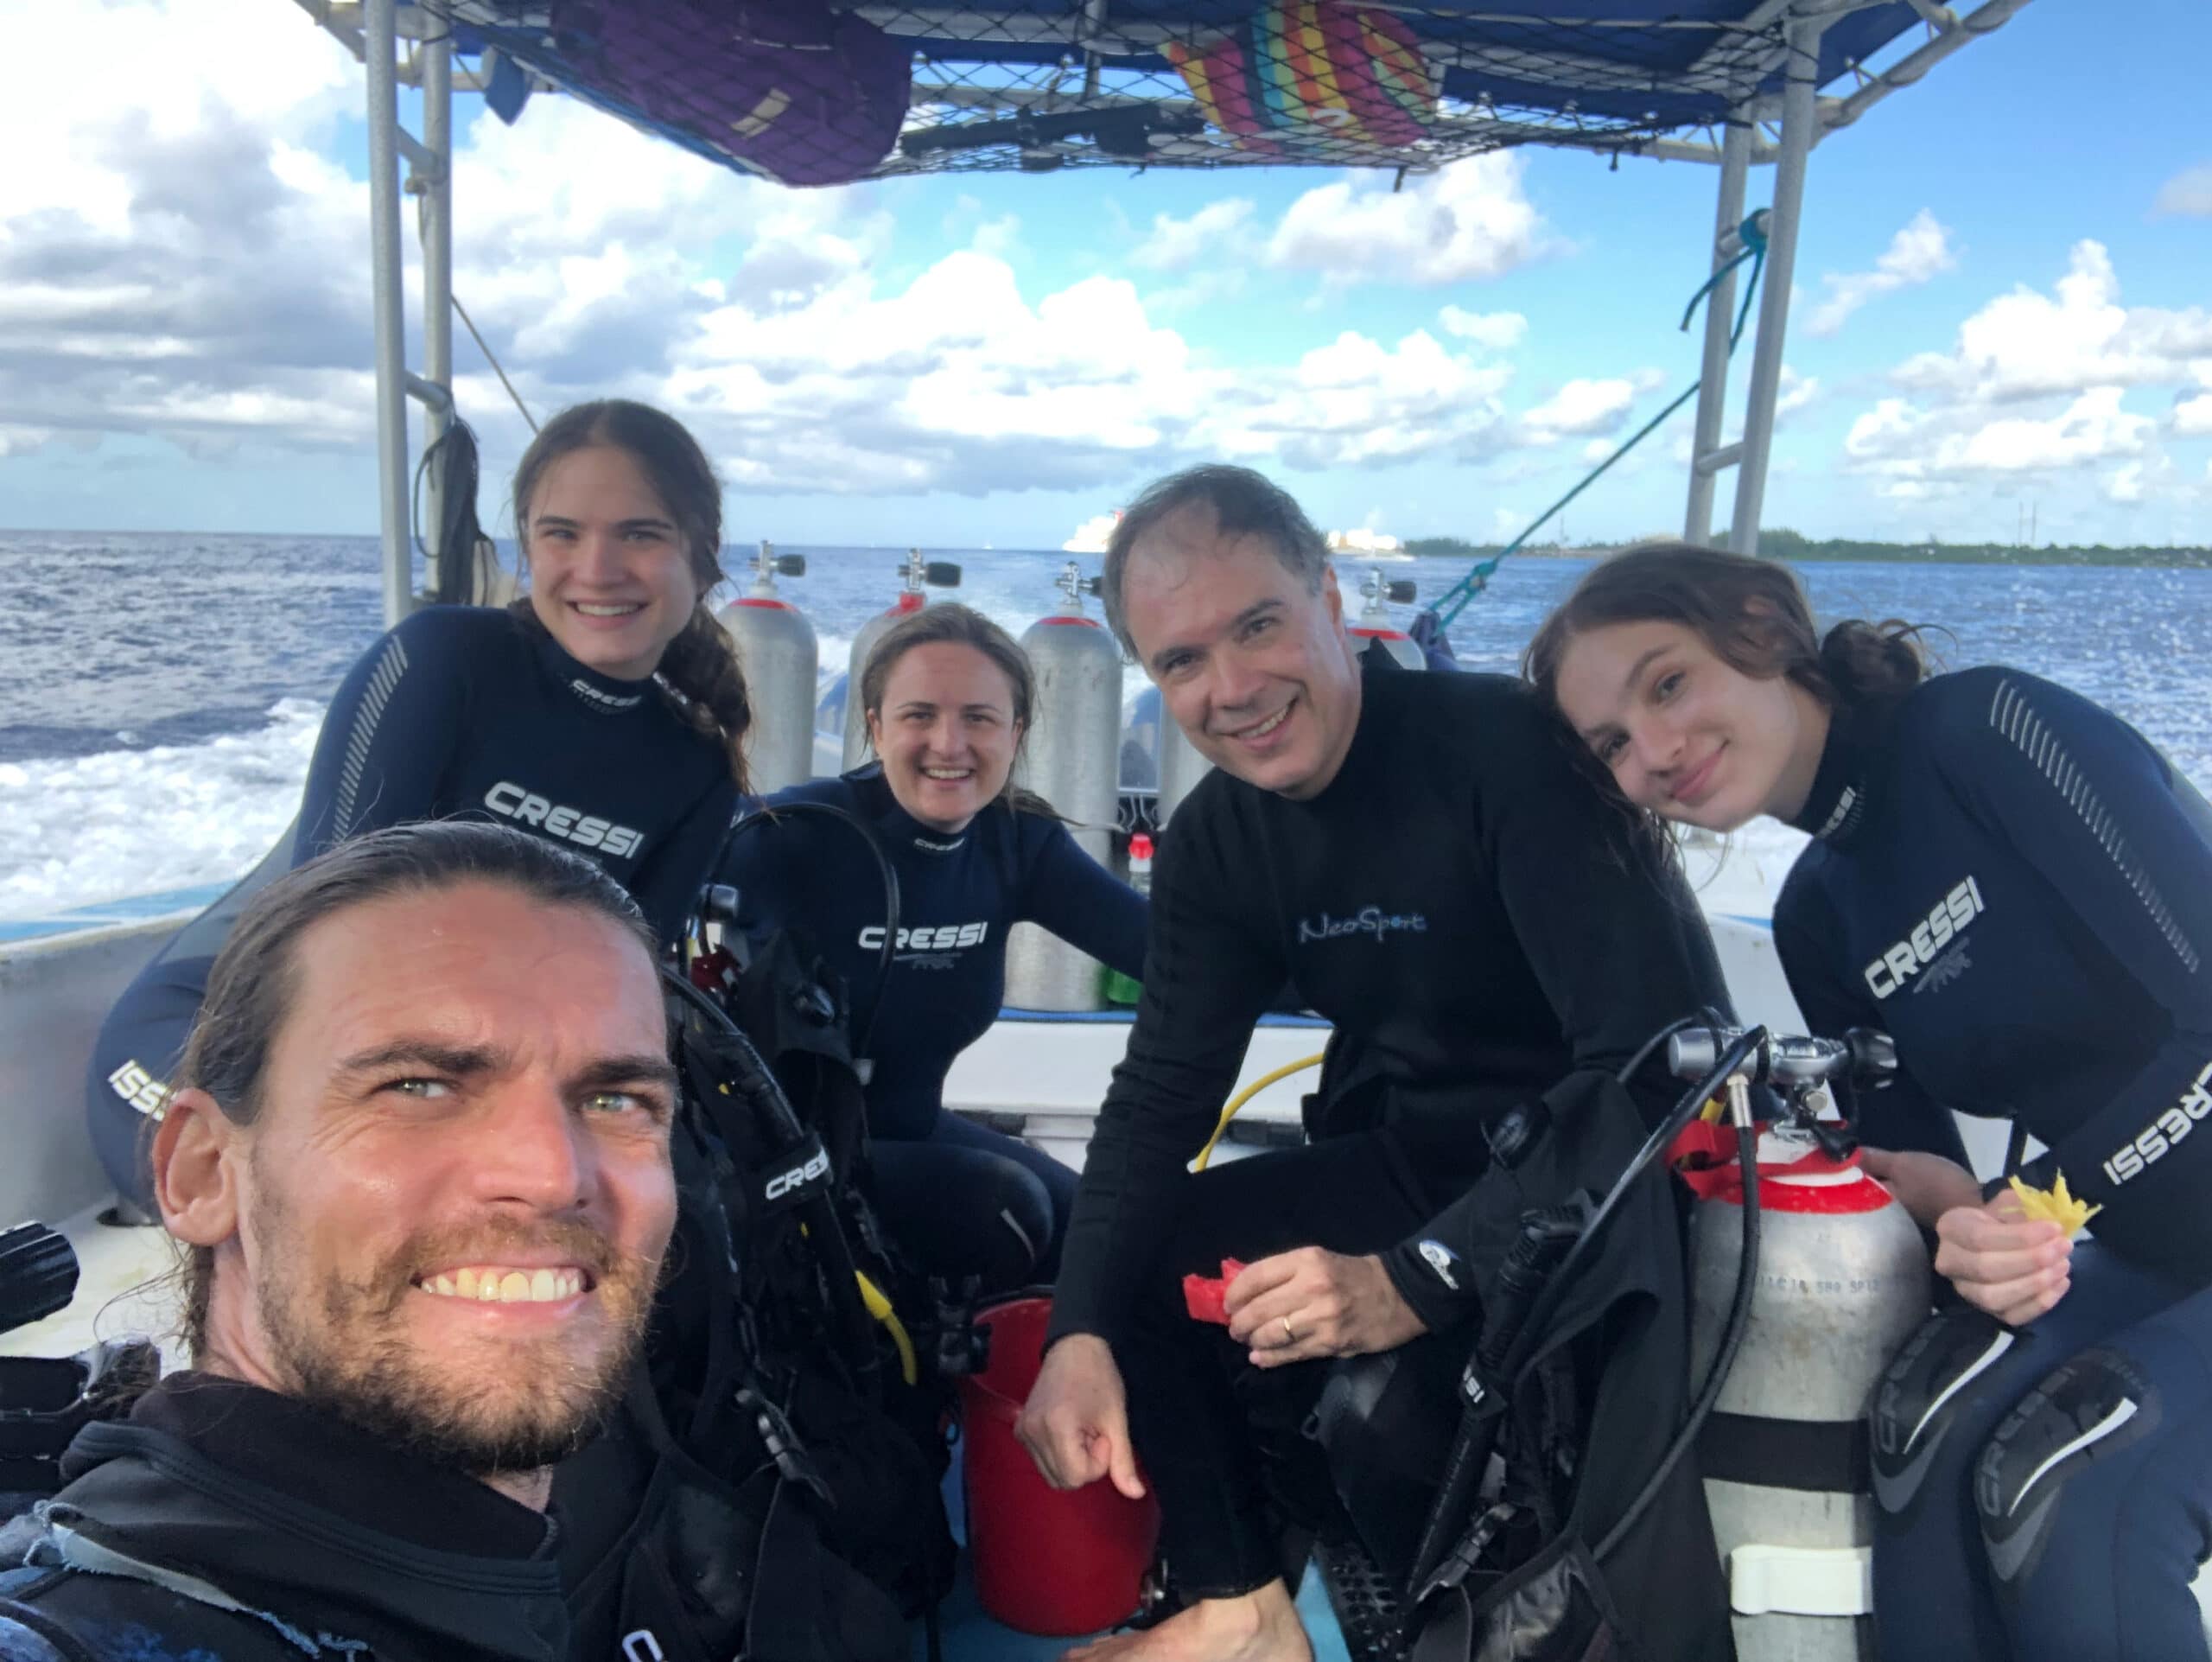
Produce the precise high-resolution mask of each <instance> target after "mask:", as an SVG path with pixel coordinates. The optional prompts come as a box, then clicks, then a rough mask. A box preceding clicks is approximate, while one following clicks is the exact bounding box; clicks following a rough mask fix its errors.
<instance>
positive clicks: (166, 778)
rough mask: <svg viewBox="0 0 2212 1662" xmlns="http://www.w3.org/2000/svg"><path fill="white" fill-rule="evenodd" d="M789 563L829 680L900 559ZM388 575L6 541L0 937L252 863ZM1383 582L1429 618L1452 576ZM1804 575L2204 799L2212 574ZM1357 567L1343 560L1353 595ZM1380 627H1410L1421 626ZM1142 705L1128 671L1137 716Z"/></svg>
mask: <svg viewBox="0 0 2212 1662" xmlns="http://www.w3.org/2000/svg"><path fill="white" fill-rule="evenodd" d="M785 551H786V552H804V553H805V554H806V556H807V557H808V562H809V569H808V573H807V575H806V576H804V577H799V578H793V579H787V580H785V583H784V584H783V589H784V593H785V595H786V597H788V598H789V599H791V600H792V601H794V602H796V603H798V605H799V606H801V607H802V608H804V609H805V611H806V613H807V614H808V616H809V617H810V619H811V621H813V624H814V627H815V630H816V633H817V636H818V637H819V639H820V641H821V647H822V658H823V666H824V674H825V677H826V676H828V675H829V674H831V673H834V672H836V671H837V670H840V669H842V667H843V665H844V661H845V658H846V655H847V653H848V652H849V649H850V645H851V641H852V638H853V636H854V634H855V633H856V632H857V631H858V630H859V629H860V628H861V626H862V625H863V624H864V623H865V622H866V621H868V618H869V617H870V616H871V615H872V614H874V613H875V612H878V611H880V610H881V609H882V608H884V607H885V606H886V605H887V604H888V603H889V602H890V600H891V597H892V595H893V594H894V593H895V592H896V591H897V589H898V585H899V570H901V568H902V566H903V561H904V551H903V550H898V549H854V548H814V549H805V550H800V549H798V548H792V549H789V550H785ZM739 557H740V551H736V550H733V551H731V559H732V562H733V563H734V562H735V561H736V560H737V559H738V558H739ZM932 557H936V558H941V559H950V560H954V561H957V562H958V563H959V564H960V565H961V566H962V568H963V582H962V585H961V588H960V589H959V590H958V591H957V592H958V594H959V595H960V597H961V598H963V599H964V600H966V601H968V602H969V603H970V604H971V605H974V606H976V607H977V608H980V609H981V610H982V611H984V612H987V613H988V614H990V615H991V616H993V617H995V618H997V619H998V620H999V621H1001V622H1002V623H1004V624H1006V625H1007V627H1010V628H1012V629H1014V630H1015V631H1016V632H1017V633H1018V632H1019V631H1020V630H1021V629H1023V628H1025V627H1027V626H1028V625H1029V624H1030V623H1031V622H1033V621H1035V620H1036V619H1037V618H1039V617H1041V616H1044V615H1045V614H1047V613H1048V612H1052V611H1056V610H1058V609H1059V608H1060V601H1059V595H1058V590H1057V589H1056V588H1055V587H1054V581H1055V579H1056V578H1057V577H1058V575H1059V572H1060V570H1061V567H1062V565H1063V564H1065V560H1066V559H1067V556H1065V555H1063V554H1059V553H1057V552H1044V551H1016V550H976V549H950V550H942V551H932ZM377 560H378V556H377V544H376V542H375V540H374V539H373V538H348V537H297V538H273V537H218V536H186V535H159V534H139V535H122V534H112V533H104V534H91V533H75V532H72V533H40V532H0V641H4V642H5V643H6V645H5V646H4V647H0V920H7V919H21V918H28V917H35V916H44V915H50V914H53V913H55V912H58V911H61V910H65V909H67V908H70V907H79V906H84V905H87V904H91V903H94V902H98V901H107V900H112V899H117V898H118V897H122V896H127V895H143V894H150V893H155V892H157V891H162V890H168V889H174V888H186V887H190V886H194V885H200V884H207V883H213V882H222V881H225V880H226V879H228V878H230V877H232V876H236V875H237V874H238V873H239V872H242V871H243V870H245V869H246V868H247V867H248V866H250V865H251V864H252V863H253V862H254V861H255V860H257V859H258V858H259V857H260V856H261V854H262V853H263V852H264V850H266V849H267V848H268V846H269V844H270V843H271V842H272V841H273V840H274V839H275V837H276V836H277V833H278V832H279V831H281V830H283V826H284V825H285V823H286V821H288V820H289V818H290V817H291V815H292V812H293V810H294V808H295V807H296V806H297V802H298V797H299V791H300V786H301V781H302V779H303V778H304V776H305V774H306V771H307V765H308V757H309V755H311V754H312V752H313V750H314V747H315V733H316V730H317V728H318V726H319V724H320V723H321V715H322V710H323V706H324V704H325V703H326V701H327V699H328V697H329V696H330V693H331V691H332V690H333V689H334V687H335V686H336V685H337V683H338V681H339V679H340V678H341V677H342V676H343V675H344V673H345V672H346V668H347V666H348V665H351V664H352V662H353V659H355V658H356V657H358V656H359V654H360V653H361V652H362V651H363V650H364V649H365V647H366V646H368V645H369V643H370V642H371V641H372V640H374V639H375V638H376V636H377V634H378V633H379V631H380V629H381V627H382V621H383V620H382V610H381V608H382V599H381V589H380V585H379V580H378V571H377ZM1080 564H1082V566H1083V568H1084V570H1085V571H1086V572H1095V571H1096V570H1097V567H1098V560H1097V557H1096V556H1090V557H1084V558H1083V559H1082V560H1081V562H1080ZM1383 569H1384V570H1385V571H1386V572H1387V573H1388V575H1389V576H1392V577H1394V578H1396V577H1411V578H1412V579H1413V580H1414V582H1415V583H1416V584H1417V585H1418V587H1419V590H1420V594H1421V597H1423V598H1427V597H1428V596H1431V595H1438V594H1441V593H1442V592H1443V591H1444V590H1445V589H1447V588H1449V587H1450V586H1451V584H1452V583H1454V582H1455V581H1457V579H1458V578H1459V576H1460V574H1461V572H1462V570H1464V569H1465V568H1464V565H1463V564H1462V563H1461V562H1459V561H1456V560H1447V559H1423V560H1418V561H1415V562H1414V563H1412V564H1392V565H1389V566H1387V567H1385V568H1383ZM1363 570H1364V568H1363V567H1361V566H1360V565H1359V564H1357V562H1346V563H1344V580H1345V581H1346V583H1347V585H1348V586H1349V585H1351V584H1353V583H1356V582H1357V578H1358V576H1360V575H1362V574H1363ZM1583 570H1586V562H1585V561H1581V560H1575V559H1548V558H1536V557H1524V558H1522V559H1518V560H1514V561H1509V562H1508V563H1507V564H1506V566H1505V567H1504V569H1503V570H1502V571H1501V572H1500V573H1499V575H1498V576H1497V578H1496V579H1494V580H1493V583H1492V584H1491V589H1490V591H1489V592H1488V593H1487V594H1485V595H1482V596H1480V597H1478V599H1477V600H1476V601H1475V602H1474V603H1473V604H1472V605H1471V606H1469V607H1468V608H1467V609H1466V610H1465V611H1464V612H1463V613H1461V614H1460V616H1459V621H1458V622H1457V624H1456V626H1455V627H1453V629H1452V644H1453V646H1454V647H1455V648H1456V649H1457V650H1458V652H1459V657H1460V660H1461V661H1462V662H1463V663H1464V664H1465V665H1468V666H1469V667H1471V668H1480V669H1494V670H1501V671H1510V670H1511V669H1512V668H1513V667H1514V666H1515V664H1516V659H1517V658H1518V655H1519V653H1520V650H1521V647H1522V644H1523V643H1524V642H1525V641H1526V640H1528V638H1529V634H1531V633H1532V632H1533V631H1534V629H1535V627H1536V625H1537V624H1538V623H1539V622H1540V621H1541V619H1542V617H1543V615H1544V614H1545V613H1546V612H1547V611H1548V609H1549V608H1551V607H1552V606H1553V605H1554V603H1555V602H1557V601H1558V600H1559V599H1560V596H1561V595H1564V594H1565V593H1566V591H1567V589H1568V587H1569V586H1571V585H1572V583H1573V581H1574V579H1575V578H1576V577H1577V576H1580V574H1581V572H1582V571H1583ZM1799 570H1800V571H1801V573H1802V576H1803V577H1804V579H1805V581H1806V583H1807V586H1808V589H1810V591H1811V593H1812V596H1813V601H1814V604H1815V608H1817V609H1818V610H1819V611H1820V612H1821V614H1822V615H1823V616H1824V617H1840V616H1848V615H1863V616H1871V617H1893V616H1900V617H1906V618H1910V619H1913V620H1915V621H1925V622H1935V623H1940V624H1942V625H1944V626H1945V627H1947V628H1948V631H1949V632H1950V639H1949V640H1940V639H1939V640H1938V642H1937V645H1938V646H1939V649H1940V650H1941V651H1942V654H1943V656H1944V658H1945V659H1946V661H1947V662H1948V664H1949V665H1950V666H1952V667H1962V666H1964V665H1968V664H1978V663H1988V662H2003V663H2011V664H2017V665H2020V666H2021V667H2023V668H2025V669H2029V670H2031V671H2033V672H2036V673H2037V674H2039V675H2045V676H2048V677H2050V678H2052V679H2054V680H2057V681H2061V682H2063V683H2064V684H2066V685H2069V686H2071V687H2074V688H2075V689H2076V690H2078V691H2082V692H2083V693H2085V694H2087V695H2088V697H2093V698H2094V699H2096V700H2098V701H2099V702H2100V703H2101V704H2105V705H2107V707H2109V708H2110V709H2112V710H2115V711H2117V712H2118V713H2119V714H2120V715H2121V716H2125V717H2126V719H2127V720H2129V721H2130V722H2133V723H2135V725H2136V726H2138V727H2139V728H2140V729H2142V730H2143V731H2144V732H2145V733H2146V734H2147V735H2149V736H2150V737H2151V738H2152V740H2153V741H2154V742H2157V743H2158V744H2159V745H2160V746H2162V747H2163V748H2164V749H2165V750H2166V751H2167V752H2168V754H2170V755H2171V756H2172V757H2173V758H2174V760H2175V761H2177V763H2178V764H2179V765H2180V766H2181V767H2182V768H2183V771H2185V772H2186V773H2187V774H2189V775H2190V778H2191V779H2193V780H2195V781H2196V783H2197V785H2198V786H2200V787H2201V788H2205V789H2208V790H2212V652H2208V651H2207V650H2206V648H2205V645H2204V643H2205V640H2206V638H2207V634H2208V630H2212V571H2205V570H2186V571H2184V570H2122V569H2098V568H2075V567H2069V568H2056V567H2045V566H2017V567H1988V566H1942V565H1919V566H1908V565H1882V564H1808V565H1805V566H1802V567H1801V568H1799ZM1355 604H1356V602H1355ZM1395 611H1396V614H1397V616H1398V621H1400V622H1401V623H1402V622H1403V621H1404V620H1405V618H1406V616H1407V615H1408V613H1409V611H1410V608H1403V607H1401V608H1395ZM1140 687H1141V678H1140V677H1139V676H1138V675H1137V674H1136V672H1135V671H1134V670H1132V671H1131V672H1129V679H1128V692H1129V694H1130V695H1131V696H1132V697H1134V696H1135V693H1136V692H1137V691H1138V690H1139V689H1140ZM1795 846H1796V837H1795V836H1794V834H1793V833H1789V832H1787V831H1779V830H1777V829H1774V828H1763V829H1762V830H1761V831H1758V832H1757V833H1755V834H1753V835H1752V836H1751V837H1750V838H1749V839H1748V847H1747V851H1748V852H1750V853H1751V854H1752V855H1754V856H1757V858H1758V863H1759V864H1760V865H1761V867H1762V868H1771V870H1772V874H1773V876H1777V877H1778V876H1779V873H1780V870H1781V869H1783V868H1784V867H1786V865H1787V862H1788V856H1789V854H1790V853H1791V852H1793V851H1794V848H1795Z"/></svg>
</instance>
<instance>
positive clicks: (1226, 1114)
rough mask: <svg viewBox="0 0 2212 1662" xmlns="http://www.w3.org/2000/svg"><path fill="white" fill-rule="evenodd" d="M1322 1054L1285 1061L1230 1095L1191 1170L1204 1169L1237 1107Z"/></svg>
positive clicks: (1308, 1064)
mask: <svg viewBox="0 0 2212 1662" xmlns="http://www.w3.org/2000/svg"><path fill="white" fill-rule="evenodd" d="M1322 1054H1323V1053H1321V1052H1319V1051H1316V1052H1314V1054H1313V1055H1311V1056H1308V1057H1306V1058H1305V1059H1304V1060H1300V1061H1294V1062H1289V1063H1286V1064H1285V1065H1284V1066H1282V1067H1278V1068H1277V1069H1275V1071H1274V1073H1262V1075H1261V1076H1260V1077H1259V1078H1258V1079H1254V1080H1253V1081H1252V1082H1251V1084H1249V1085H1248V1086H1245V1087H1244V1088H1243V1090H1242V1091H1239V1092H1237V1093H1236V1095H1235V1096H1233V1097H1231V1098H1230V1099H1229V1106H1228V1107H1226V1108H1224V1109H1223V1110H1222V1111H1221V1124H1218V1125H1217V1126H1215V1127H1214V1128H1213V1135H1212V1136H1211V1137H1208V1138H1207V1139H1206V1145H1205V1148H1203V1149H1199V1150H1198V1158H1197V1159H1196V1160H1194V1161H1192V1162H1191V1169H1192V1171H1204V1170H1205V1168H1206V1162H1207V1161H1209V1160H1211V1159H1212V1158H1213V1151H1214V1148H1215V1145H1216V1144H1217V1143H1220V1141H1221V1139H1222V1135H1223V1133H1224V1132H1225V1131H1227V1130H1229V1122H1230V1120H1232V1119H1234V1118H1236V1111H1237V1110H1238V1109H1240V1108H1242V1107H1243V1105H1245V1104H1246V1103H1248V1102H1249V1101H1251V1100H1252V1098H1255V1097H1256V1096H1258V1095H1259V1094H1260V1092H1262V1091H1264V1090H1266V1089H1267V1088H1268V1086H1271V1085H1273V1084H1274V1082H1275V1081H1276V1080H1277V1079H1288V1078H1289V1077H1290V1076H1291V1075H1292V1074H1293V1073H1297V1072H1298V1071H1299V1070H1300V1068H1305V1067H1313V1065H1314V1064H1315V1063H1317V1062H1319V1060H1321V1056H1322Z"/></svg>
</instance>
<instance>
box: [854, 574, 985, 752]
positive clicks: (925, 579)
mask: <svg viewBox="0 0 2212 1662" xmlns="http://www.w3.org/2000/svg"><path fill="white" fill-rule="evenodd" d="M899 577H900V579H901V586H900V588H899V597H898V598H897V599H896V600H894V601H893V602H891V609H890V610H888V611H886V612H879V613H877V614H875V615H874V617H872V618H870V619H869V620H868V621H867V622H866V623H865V624H863V625H862V626H861V632H860V633H859V634H856V635H855V636H854V637H853V651H852V656H851V657H850V658H849V659H848V660H847V667H846V672H845V767H846V770H847V771H848V772H849V771H851V770H852V769H853V768H855V767H859V766H860V765H861V763H862V762H864V761H867V760H868V757H869V755H872V754H873V751H874V747H873V746H871V745H870V744H869V743H868V712H867V711H866V710H863V709H861V704H863V703H864V702H866V701H865V700H863V699H862V698H861V672H863V671H864V670H866V669H867V668H868V654H869V653H872V652H874V650H875V643H876V642H877V641H879V640H882V639H883V634H884V631H885V630H887V629H888V628H889V627H891V626H892V625H893V624H894V623H896V622H897V621H899V619H900V618H902V617H904V616H906V614H908V613H909V612H918V611H920V610H921V609H922V608H923V607H924V606H925V605H926V604H927V603H928V601H929V590H930V589H957V588H958V587H959V586H960V568H959V567H958V566H957V565H955V564H953V563H952V562H951V561H950V560H925V559H924V558H923V557H922V551H921V550H920V549H918V548H910V549H908V550H907V551H906V564H904V565H902V566H900V567H899Z"/></svg>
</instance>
